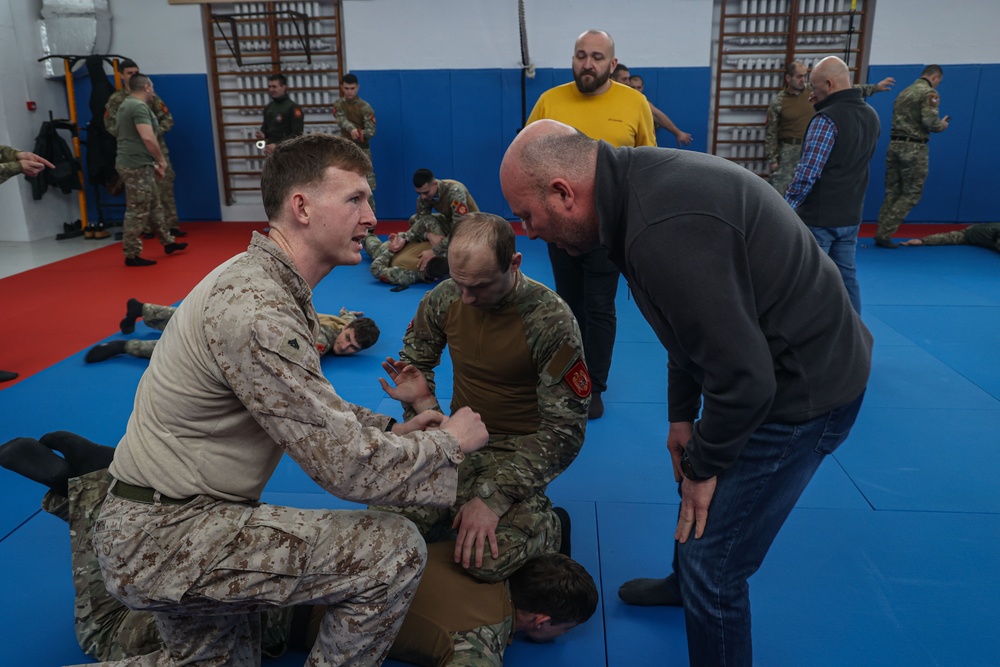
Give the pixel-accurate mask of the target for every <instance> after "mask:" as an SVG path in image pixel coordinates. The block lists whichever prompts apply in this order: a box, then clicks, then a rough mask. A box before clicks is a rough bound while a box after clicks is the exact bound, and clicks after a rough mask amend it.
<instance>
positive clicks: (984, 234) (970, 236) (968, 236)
mask: <svg viewBox="0 0 1000 667" xmlns="http://www.w3.org/2000/svg"><path fill="white" fill-rule="evenodd" d="M899 245H906V246H916V245H974V246H979V247H980V248H987V249H989V250H996V251H997V252H1000V222H983V223H980V224H978V225H969V226H968V227H966V228H965V229H957V230H955V231H953V232H942V233H940V234H931V235H929V236H925V237H923V238H919V239H910V240H909V241H903V242H902V243H900V244H899Z"/></svg>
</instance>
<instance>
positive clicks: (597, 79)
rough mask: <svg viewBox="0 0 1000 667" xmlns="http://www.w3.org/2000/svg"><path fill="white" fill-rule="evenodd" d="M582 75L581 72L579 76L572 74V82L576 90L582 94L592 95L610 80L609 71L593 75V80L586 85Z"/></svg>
mask: <svg viewBox="0 0 1000 667" xmlns="http://www.w3.org/2000/svg"><path fill="white" fill-rule="evenodd" d="M584 74H585V72H581V73H580V74H577V73H576V72H573V81H575V82H576V89H577V90H579V91H580V92H581V93H584V94H587V93H593V92H595V91H597V90H598V89H599V88H600V87H601V86H603V85H604V84H606V83H607V82H608V79H610V78H611V70H610V69H609V70H608V71H606V72H604V73H603V74H602V73H601V72H597V73H596V74H594V75H593V77H594V80H593V81H592V82H590V83H587V82H585V81H584V80H583V75H584Z"/></svg>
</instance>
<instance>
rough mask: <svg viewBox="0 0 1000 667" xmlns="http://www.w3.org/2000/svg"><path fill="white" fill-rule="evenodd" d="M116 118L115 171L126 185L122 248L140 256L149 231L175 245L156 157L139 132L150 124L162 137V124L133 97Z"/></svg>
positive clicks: (127, 253) (122, 107) (123, 104)
mask: <svg viewBox="0 0 1000 667" xmlns="http://www.w3.org/2000/svg"><path fill="white" fill-rule="evenodd" d="M133 100H134V101H133ZM116 119H117V125H116V132H117V134H118V155H117V157H116V160H115V169H117V170H118V174H119V175H120V176H121V177H122V182H124V183H125V207H126V208H125V220H124V222H123V223H122V249H123V250H124V252H125V257H138V256H139V254H140V253H141V252H142V240H141V239H140V236H139V235H140V234H142V232H143V230H145V229H147V228H151V229H152V230H153V231H154V232H155V233H156V234H157V235H158V236H159V237H160V243H161V244H163V245H168V244H171V243H173V242H174V237H173V235H172V234H171V233H170V226H169V225H168V224H167V221H166V218H165V217H164V215H163V206H162V204H161V202H160V190H159V186H158V185H157V179H156V175H155V173H154V171H153V164H154V160H153V156H152V154H150V153H149V150H148V149H147V148H146V146H145V144H144V143H143V141H142V138H141V137H140V136H139V133H138V130H137V129H136V126H137V125H150V126H151V127H152V128H153V133H154V134H156V135H159V123H158V121H157V120H156V116H154V115H153V111H152V109H151V108H149V106H148V105H146V104H143V103H142V102H141V101H140V100H139V99H137V98H135V97H133V96H131V95H129V96H127V98H126V99H125V101H123V102H122V103H121V105H120V106H119V108H118V114H117V117H116Z"/></svg>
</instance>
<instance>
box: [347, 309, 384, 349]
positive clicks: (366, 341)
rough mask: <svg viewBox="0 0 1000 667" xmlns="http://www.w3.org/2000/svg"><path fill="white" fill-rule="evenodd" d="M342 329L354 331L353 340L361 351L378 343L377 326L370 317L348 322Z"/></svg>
mask: <svg viewBox="0 0 1000 667" xmlns="http://www.w3.org/2000/svg"><path fill="white" fill-rule="evenodd" d="M344 329H345V330H346V329H352V330H353V331H354V340H355V341H356V342H357V344H358V347H360V348H361V349H362V350H367V349H368V348H370V347H371V346H372V345H374V344H375V343H377V342H378V335H379V333H380V332H379V330H378V325H377V324H375V320H373V319H372V318H370V317H359V318H358V319H356V320H354V321H352V322H348V323H347V326H346V327H344Z"/></svg>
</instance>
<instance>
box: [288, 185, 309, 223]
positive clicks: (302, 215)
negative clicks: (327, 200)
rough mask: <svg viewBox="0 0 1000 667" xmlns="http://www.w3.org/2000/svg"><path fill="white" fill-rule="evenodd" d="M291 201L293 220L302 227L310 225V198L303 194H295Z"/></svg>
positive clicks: (290, 198)
mask: <svg viewBox="0 0 1000 667" xmlns="http://www.w3.org/2000/svg"><path fill="white" fill-rule="evenodd" d="M288 199H289V203H288V205H289V208H291V212H292V218H293V219H294V220H295V222H297V223H299V224H300V225H308V224H309V198H308V197H307V196H306V195H305V193H302V192H293V193H292V195H291V197H289V198H288Z"/></svg>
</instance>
